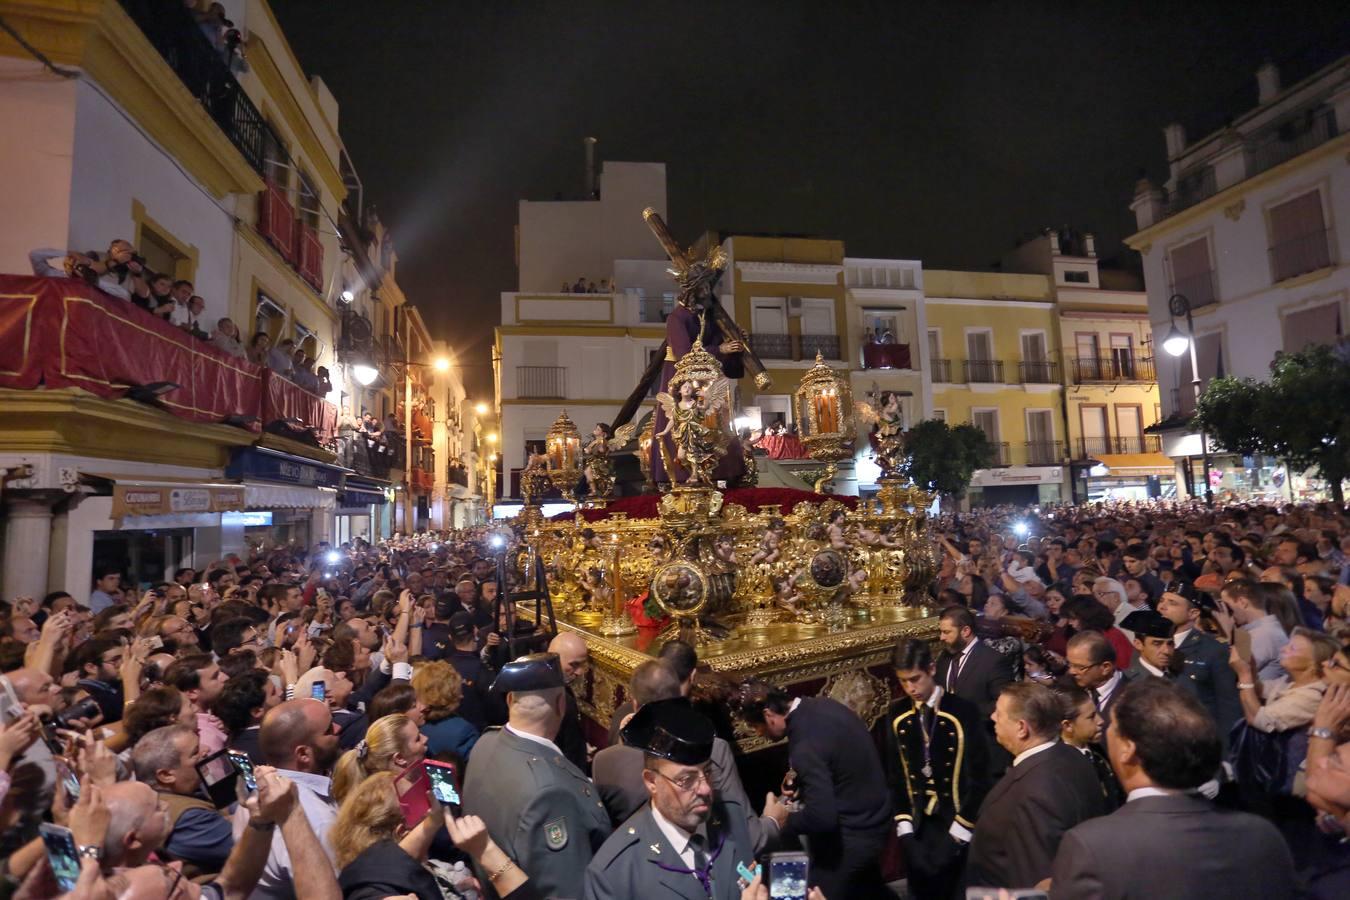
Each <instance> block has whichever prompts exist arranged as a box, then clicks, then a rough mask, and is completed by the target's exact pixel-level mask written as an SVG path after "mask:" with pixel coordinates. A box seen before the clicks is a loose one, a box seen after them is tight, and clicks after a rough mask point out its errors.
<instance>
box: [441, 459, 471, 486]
mask: <svg viewBox="0 0 1350 900" xmlns="http://www.w3.org/2000/svg"><path fill="white" fill-rule="evenodd" d="M445 480H446V481H447V482H448V483H450V484H457V485H459V486H460V487H462V488H467V487H468V486H469V470H468V469H466V468H464V466H462V465H456V464H455V463H453V462H452V463H451V464H450V465H449V466H448V467H447V468H446V471H445Z"/></svg>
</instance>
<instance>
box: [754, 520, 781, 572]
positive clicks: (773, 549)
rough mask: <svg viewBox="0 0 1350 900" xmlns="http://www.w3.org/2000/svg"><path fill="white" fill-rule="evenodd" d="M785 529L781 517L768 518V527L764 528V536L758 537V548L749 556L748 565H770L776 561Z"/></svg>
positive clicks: (779, 554) (779, 553)
mask: <svg viewBox="0 0 1350 900" xmlns="http://www.w3.org/2000/svg"><path fill="white" fill-rule="evenodd" d="M785 530H786V524H785V523H784V522H783V520H782V519H778V518H773V519H770V520H769V527H768V528H766V529H764V536H763V537H761V538H760V539H759V549H758V550H756V551H755V552H754V554H752V555H751V557H750V565H752V566H757V565H759V564H760V563H767V564H769V565H772V564H773V563H776V562H778V558H779V556H781V555H782V552H783V551H782V548H781V546H780V545H781V544H782V541H783V532H784V531H785Z"/></svg>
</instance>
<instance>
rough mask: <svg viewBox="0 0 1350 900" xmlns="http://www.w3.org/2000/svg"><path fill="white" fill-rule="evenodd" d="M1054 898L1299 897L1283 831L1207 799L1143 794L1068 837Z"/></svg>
mask: <svg viewBox="0 0 1350 900" xmlns="http://www.w3.org/2000/svg"><path fill="white" fill-rule="evenodd" d="M1053 879H1054V880H1053V882H1052V884H1051V887H1050V896H1051V897H1052V898H1054V900H1067V898H1075V900H1076V898H1082V900H1088V898H1091V900H1104V898H1119V900H1125V898H1140V900H1142V898H1153V897H1210V896H1222V897H1223V898H1224V900H1247V898H1251V900H1275V898H1284V897H1293V896H1294V863H1293V859H1292V858H1291V857H1290V855H1289V848H1288V846H1287V845H1286V844H1285V841H1284V839H1283V838H1282V837H1281V836H1280V833H1279V831H1277V830H1276V829H1275V826H1273V825H1271V824H1270V823H1269V822H1267V821H1265V820H1264V819H1260V818H1257V817H1256V816H1253V815H1251V814H1249V813H1242V812H1234V811H1232V810H1225V809H1220V808H1219V807H1216V806H1215V805H1214V804H1212V803H1210V802H1209V801H1208V800H1205V799H1204V798H1202V797H1196V796H1193V795H1188V794H1171V795H1168V796H1166V797H1141V798H1140V799H1138V800H1135V801H1133V802H1130V803H1126V804H1125V805H1124V806H1122V807H1121V808H1120V809H1119V810H1117V811H1116V812H1114V813H1112V814H1111V815H1109V816H1103V817H1101V818H1098V819H1093V820H1092V821H1090V822H1084V823H1083V824H1082V825H1079V826H1078V827H1076V828H1074V829H1072V830H1071V831H1069V833H1068V834H1066V835H1064V839H1063V841H1061V842H1060V845H1059V853H1058V854H1057V855H1056V856H1055V863H1054V873H1053Z"/></svg>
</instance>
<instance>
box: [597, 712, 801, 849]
mask: <svg viewBox="0 0 1350 900" xmlns="http://www.w3.org/2000/svg"><path fill="white" fill-rule="evenodd" d="M643 758H644V754H643V752H642V751H641V750H639V749H638V748H636V747H628V746H625V745H624V744H621V743H620V744H615V745H613V746H611V747H606V748H605V749H603V750H601V751H600V752H598V753H596V754H595V765H594V767H593V770H592V780H593V781H594V782H595V787H596V789H597V790H598V791H600V799H601V800H602V801H603V802H604V804H605V809H606V810H607V811H608V812H609V818H610V821H612V822H613V823H614V827H615V828H618V827H619V825H621V824H623V823H624V822H626V821H627V820H628V819H629V818H631V817H632V816H633V815H635V814H636V813H637V811H638V810H639V809H641V808H642V807H643V806H644V805H645V804H646V803H647V801H648V799H649V797H648V795H647V787H646V785H644V784H643V782H642V766H643ZM712 778H713V789H714V790H715V791H716V792H717V798H718V799H719V800H726V801H728V803H730V804H734V805H735V806H736V808H738V809H741V810H744V811H745V813H746V816H747V819H746V826H747V830H748V831H749V833H750V842H751V844H752V845H753V847H752V849H753V850H754V852H756V853H758V852H759V851H760V850H762V849H763V848H764V846H765V844H766V843H768V841H770V840H771V839H774V838H776V837H777V836H778V825H777V823H775V822H774V821H773V819H770V818H768V817H766V816H757V815H755V812H754V809H753V808H752V807H751V805H750V798H749V797H748V796H746V793H745V787H744V785H742V784H741V776H740V773H739V772H737V771H736V758H735V756H734V755H733V754H732V752H731V745H730V744H728V743H727V742H726V741H724V740H722V739H721V738H714V739H713V750H712Z"/></svg>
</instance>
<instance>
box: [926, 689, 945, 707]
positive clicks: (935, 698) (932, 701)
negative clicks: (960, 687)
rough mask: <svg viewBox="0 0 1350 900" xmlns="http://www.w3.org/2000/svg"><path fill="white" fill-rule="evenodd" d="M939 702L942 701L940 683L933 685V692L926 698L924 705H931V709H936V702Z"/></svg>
mask: <svg viewBox="0 0 1350 900" xmlns="http://www.w3.org/2000/svg"><path fill="white" fill-rule="evenodd" d="M941 702H942V685H940V684H938V685H934V686H933V693H932V695H931V696H930V697H929V698H928V700H927V701H926V703H925V705H926V706H930V707H932V708H933V709H937V708H938V704H939V703H941Z"/></svg>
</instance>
